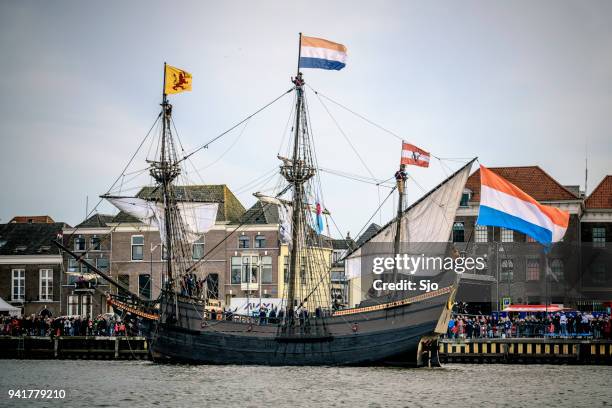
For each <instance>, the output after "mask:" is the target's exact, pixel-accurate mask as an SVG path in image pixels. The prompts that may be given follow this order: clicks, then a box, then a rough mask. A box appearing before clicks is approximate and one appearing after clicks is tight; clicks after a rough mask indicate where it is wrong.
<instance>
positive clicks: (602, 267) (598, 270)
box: [591, 261, 606, 284]
mask: <svg viewBox="0 0 612 408" xmlns="http://www.w3.org/2000/svg"><path fill="white" fill-rule="evenodd" d="M591 282H592V283H594V284H603V283H605V282H606V264H604V263H603V262H601V261H598V262H596V263H595V264H594V265H593V266H592V269H591Z"/></svg>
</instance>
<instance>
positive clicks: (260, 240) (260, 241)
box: [255, 235, 266, 248]
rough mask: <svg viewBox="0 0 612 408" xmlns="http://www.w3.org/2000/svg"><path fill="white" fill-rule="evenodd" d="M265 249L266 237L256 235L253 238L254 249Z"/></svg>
mask: <svg viewBox="0 0 612 408" xmlns="http://www.w3.org/2000/svg"><path fill="white" fill-rule="evenodd" d="M265 247H266V237H264V236H263V235H257V236H256V237H255V248H265Z"/></svg>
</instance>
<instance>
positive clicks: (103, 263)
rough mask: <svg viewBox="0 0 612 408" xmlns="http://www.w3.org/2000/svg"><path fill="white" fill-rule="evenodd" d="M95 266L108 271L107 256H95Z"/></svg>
mask: <svg viewBox="0 0 612 408" xmlns="http://www.w3.org/2000/svg"><path fill="white" fill-rule="evenodd" d="M96 268H98V269H99V270H101V271H102V272H108V258H97V259H96Z"/></svg>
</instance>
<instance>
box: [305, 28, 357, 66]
mask: <svg viewBox="0 0 612 408" xmlns="http://www.w3.org/2000/svg"><path fill="white" fill-rule="evenodd" d="M301 44H302V47H301V49H300V61H299V68H319V69H333V70H336V71H339V70H341V69H342V68H344V67H345V66H346V47H345V46H344V45H342V44H338V43H335V42H331V41H328V40H324V39H322V38H315V37H306V36H302V37H301Z"/></svg>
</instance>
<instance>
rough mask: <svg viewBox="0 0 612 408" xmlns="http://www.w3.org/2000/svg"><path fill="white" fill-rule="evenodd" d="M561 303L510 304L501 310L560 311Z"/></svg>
mask: <svg viewBox="0 0 612 408" xmlns="http://www.w3.org/2000/svg"><path fill="white" fill-rule="evenodd" d="M563 310H564V309H563V306H562V305H548V306H546V305H510V306H508V307H506V308H505V309H504V310H502V311H503V312H534V313H535V312H546V311H548V312H561V311H563Z"/></svg>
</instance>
